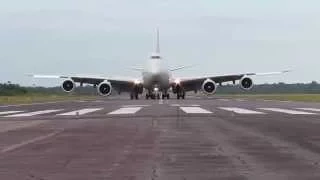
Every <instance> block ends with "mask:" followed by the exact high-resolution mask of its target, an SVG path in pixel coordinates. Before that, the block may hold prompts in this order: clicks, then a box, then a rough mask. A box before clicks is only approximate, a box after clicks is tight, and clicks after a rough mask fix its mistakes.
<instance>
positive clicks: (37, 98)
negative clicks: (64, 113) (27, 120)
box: [0, 94, 97, 104]
mask: <svg viewBox="0 0 320 180" xmlns="http://www.w3.org/2000/svg"><path fill="white" fill-rule="evenodd" d="M96 98H97V96H79V95H41V94H39V95H17V96H0V104H29V103H38V102H53V101H66V100H92V99H96Z"/></svg>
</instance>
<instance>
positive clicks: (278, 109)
mask: <svg viewBox="0 0 320 180" xmlns="http://www.w3.org/2000/svg"><path fill="white" fill-rule="evenodd" d="M258 109H261V110H266V111H274V112H280V113H285V114H294V115H313V114H315V113H310V112H305V111H295V110H290V109H280V108H258Z"/></svg>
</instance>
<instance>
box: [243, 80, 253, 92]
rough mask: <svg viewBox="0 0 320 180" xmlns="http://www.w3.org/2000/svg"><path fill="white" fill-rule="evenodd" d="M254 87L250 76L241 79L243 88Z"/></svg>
mask: <svg viewBox="0 0 320 180" xmlns="http://www.w3.org/2000/svg"><path fill="white" fill-rule="evenodd" d="M252 87H253V81H252V79H251V78H249V77H243V78H241V79H240V88H241V89H243V90H250V89H252Z"/></svg>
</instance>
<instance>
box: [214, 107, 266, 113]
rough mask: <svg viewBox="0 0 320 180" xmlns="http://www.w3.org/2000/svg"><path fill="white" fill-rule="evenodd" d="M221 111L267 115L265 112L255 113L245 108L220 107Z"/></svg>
mask: <svg viewBox="0 0 320 180" xmlns="http://www.w3.org/2000/svg"><path fill="white" fill-rule="evenodd" d="M219 109H222V110H226V111H232V112H234V113H237V114H265V113H263V112H259V111H253V110H249V109H243V108H238V107H219Z"/></svg>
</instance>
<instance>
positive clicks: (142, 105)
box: [122, 104, 150, 108]
mask: <svg viewBox="0 0 320 180" xmlns="http://www.w3.org/2000/svg"><path fill="white" fill-rule="evenodd" d="M149 106H150V105H146V104H141V105H140V104H133V105H123V106H122V107H125V108H126V107H149Z"/></svg>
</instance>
